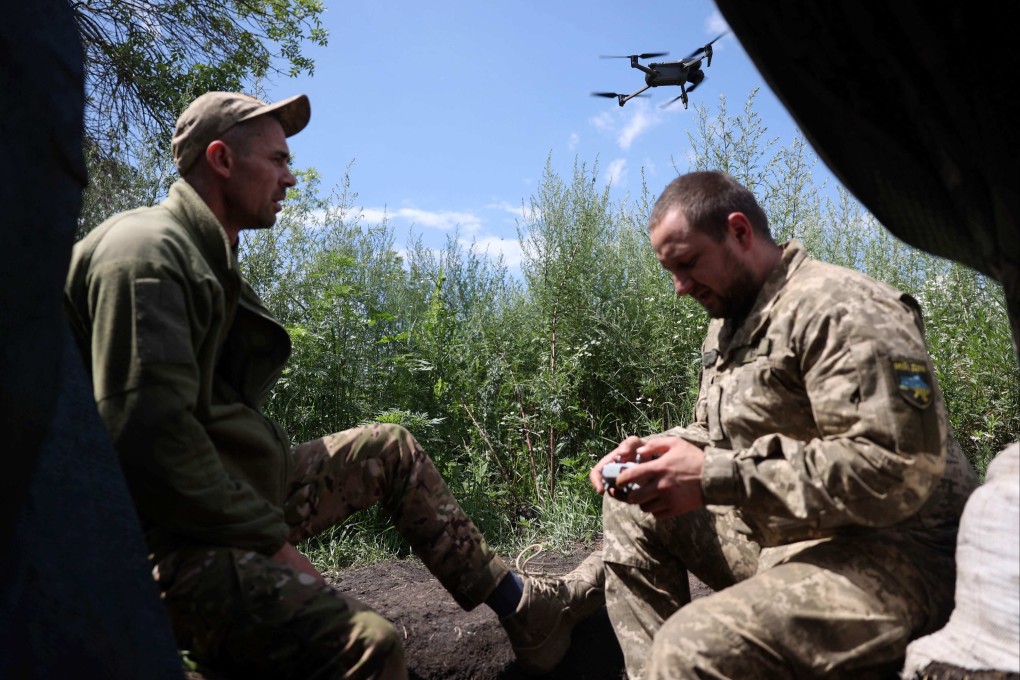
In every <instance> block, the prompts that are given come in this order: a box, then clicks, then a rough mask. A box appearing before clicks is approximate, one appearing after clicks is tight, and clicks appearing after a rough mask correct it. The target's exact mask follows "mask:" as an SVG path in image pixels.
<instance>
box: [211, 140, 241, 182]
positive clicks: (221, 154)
mask: <svg viewBox="0 0 1020 680" xmlns="http://www.w3.org/2000/svg"><path fill="white" fill-rule="evenodd" d="M205 162H206V165H208V166H209V169H210V170H212V171H213V173H215V174H217V175H219V176H221V177H229V176H230V172H231V170H232V169H233V167H234V153H233V151H232V150H231V149H230V147H229V146H228V145H227V143H226V142H224V141H223V140H222V139H217V140H214V141H212V142H210V144H209V146H207V147H205Z"/></svg>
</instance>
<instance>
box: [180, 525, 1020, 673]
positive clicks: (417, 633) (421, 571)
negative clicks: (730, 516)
mask: <svg viewBox="0 0 1020 680" xmlns="http://www.w3.org/2000/svg"><path fill="white" fill-rule="evenodd" d="M599 547H601V546H598V545H596V546H595V549H597V548H599ZM592 549H593V548H591V547H590V546H589V547H584V546H577V548H576V549H575V550H574V551H572V552H571V553H569V554H563V553H559V552H542V553H540V554H539V555H538V556H537V557H535V558H534V559H533V560H531V561H530V562H529V564H528V565H527V568H528V570H529V571H537V572H547V573H564V572H567V571H570V570H571V569H573V568H574V567H575V566H577V565H578V564H579V563H580V562H581V560H583V559H584V558H585V557H587V556H588V554H589V552H590V550H592ZM326 578H327V580H328V581H329V582H330V583H331V584H332V585H333V586H334V587H335V588H337V589H338V590H340V591H341V592H345V593H349V594H350V595H352V596H354V597H356V598H357V599H359V600H361V601H362V602H364V603H365V604H367V605H369V606H370V607H372V608H373V609H375V610H376V611H377V612H379V613H380V614H382V615H383V616H385V617H386V618H387V619H388V620H390V621H391V622H393V624H394V626H395V627H396V629H397V630H398V631H399V632H400V633H401V635H402V636H403V638H404V649H405V652H406V655H407V665H408V671H409V676H410V678H411V680H523V679H524V678H535V676H529V675H527V674H525V673H524V672H523V671H522V670H521V669H520V668H519V667H518V666H517V664H516V663H515V662H514V655H513V651H512V650H511V649H510V643H509V642H508V641H507V638H506V635H505V634H504V632H503V629H502V627H501V626H500V625H499V622H498V621H497V619H496V615H495V614H494V613H493V612H492V611H491V610H490V609H489V608H488V607H486V606H484V605H483V606H480V607H477V608H476V609H475V610H474V611H471V612H465V611H463V610H462V609H461V608H460V607H459V606H458V605H457V603H456V602H454V601H453V598H452V597H450V595H449V593H447V592H446V591H445V590H444V589H443V588H442V586H440V585H439V582H438V581H437V580H436V579H435V578H434V577H433V576H432V575H431V574H430V573H429V572H428V570H426V569H425V567H423V566H422V564H421V563H420V562H418V561H417V560H413V559H412V560H389V561H385V562H380V563H377V564H373V565H371V566H367V567H361V568H359V569H352V570H348V571H343V572H340V573H327V574H326ZM711 592H712V591H711V589H710V588H709V587H708V586H706V585H705V584H704V583H702V582H701V581H699V580H697V579H696V578H694V577H691V595H692V596H693V597H695V598H698V597H704V596H705V595H708V594H710V593H711ZM187 677H188V680H226V679H225V678H223V677H222V676H220V675H218V674H215V673H210V672H206V673H205V674H204V675H203V674H201V673H198V672H190V673H188V674H187ZM626 677H627V676H626V673H625V672H624V669H623V655H622V653H621V652H620V646H619V644H618V643H617V641H616V637H615V636H614V635H613V631H612V628H611V627H610V625H609V617H608V616H607V614H606V611H605V608H603V609H602V610H601V611H599V612H598V613H596V615H595V616H593V617H592V618H591V619H589V620H587V621H584V622H582V623H580V624H578V626H577V627H576V628H575V629H574V635H573V644H572V646H571V649H570V651H569V652H568V653H567V656H566V658H565V659H564V660H563V663H561V664H560V666H559V667H558V668H556V669H555V670H554V671H553V672H552V673H549V674H548V675H545V676H542V680H625V679H626ZM914 680H1020V677H1018V675H1017V674H1015V673H1003V672H999V671H965V670H962V669H958V668H954V667H952V666H947V665H945V664H932V665H931V666H929V667H928V668H926V669H925V670H924V671H923V672H922V673H921V674H919V677H915V679H914Z"/></svg>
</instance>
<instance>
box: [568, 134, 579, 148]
mask: <svg viewBox="0 0 1020 680" xmlns="http://www.w3.org/2000/svg"><path fill="white" fill-rule="evenodd" d="M580 141H581V137H580V136H579V135H578V134H577V133H576V132H571V133H570V138H569V139H568V140H567V148H568V149H570V150H571V151H573V150H574V149H576V148H577V145H578V143H579V142H580Z"/></svg>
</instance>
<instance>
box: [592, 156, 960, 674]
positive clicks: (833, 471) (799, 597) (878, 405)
mask: <svg viewBox="0 0 1020 680" xmlns="http://www.w3.org/2000/svg"><path fill="white" fill-rule="evenodd" d="M649 228H650V231H651V241H652V245H653V247H654V248H655V251H656V254H657V255H658V258H659V261H660V262H661V263H662V266H663V267H664V268H665V269H667V270H668V271H669V272H670V273H671V274H672V276H673V282H674V286H675V288H676V292H677V294H679V295H691V296H692V297H693V298H695V299H696V300H697V301H698V302H699V303H701V305H702V306H704V307H705V309H706V310H707V311H708V313H709V315H710V316H711V317H713V319H712V321H711V323H710V325H709V329H708V334H707V336H706V339H705V341H704V344H703V347H702V356H701V387H700V391H699V395H698V401H697V405H696V409H695V417H694V421H693V422H692V423H690V424H689V425H688V426H686V427H680V428H676V429H674V430H670V431H668V432H665V433H663V434H662V435H659V436H656V437H650V438H647V439H639V438H637V437H631V438H628V439H627V440H625V441H623V442H621V443H620V445H619V446H618V447H617V448H616V449H615V450H614V451H612V452H610V453H609V454H608V455H607V456H606V457H605V458H604V459H603V460H602V461H600V463H599V464H598V465H597V466H596V467H595V469H593V471H592V474H591V478H592V482H593V484H594V485H595V487H596V489H597V490H599V491H603V490H604V487H603V484H602V480H601V474H600V473H601V469H602V468H603V467H604V466H605V465H606V464H608V463H610V462H614V461H617V460H618V459H619V460H622V461H634V460H636V459H637V458H638V457H639V456H640V458H641V461H640V462H638V464H637V465H636V466H635V467H633V468H631V469H630V470H627V471H626V472H624V473H622V474H621V475H620V477H619V478H618V479H617V482H616V485H617V486H616V489H615V490H613V491H612V492H611V493H610V494H607V495H606V497H605V501H604V505H603V509H604V523H605V533H606V538H605V561H606V563H607V581H606V597H607V604H608V607H609V614H610V618H611V620H612V622H613V626H614V629H615V630H616V633H617V637H618V638H619V640H620V642H621V645H622V646H623V649H624V655H625V657H626V663H627V670H628V674H629V675H630V677H631V678H633V679H635V680H636V679H638V678H643V677H648V678H707V677H711V678H723V677H725V678H794V677H796V678H823V677H824V678H830V677H838V678H871V677H889V676H891V675H895V673H896V671H897V670H898V669H899V667H900V666H901V665H902V662H903V656H904V652H905V650H906V646H907V643H908V642H909V641H910V640H911V639H913V638H915V637H918V636H919V635H922V634H924V633H926V632H930V631H932V630H935V629H937V628H938V627H939V626H941V625H942V623H944V622H945V620H946V618H947V617H948V615H949V613H950V611H951V609H952V597H953V586H954V548H955V541H956V532H957V528H958V525H959V519H960V515H961V513H962V510H963V506H964V503H965V501H966V500H967V497H968V495H969V494H970V492H971V491H972V490H973V489H974V487H975V485H976V476H975V474H974V472H973V470H972V469H971V468H970V466H969V464H968V462H967V461H966V459H965V458H964V456H963V454H962V452H961V450H960V448H959V447H958V446H957V445H956V443H955V442H954V441H953V438H952V436H951V434H950V432H949V423H948V418H947V414H946V410H945V404H944V403H943V400H942V395H941V393H940V392H939V389H938V385H937V384H936V381H935V374H934V371H933V369H932V366H931V361H930V359H929V357H928V354H927V350H926V348H925V343H924V335H923V327H922V322H921V314H920V309H919V307H918V305H917V303H916V302H915V301H914V300H913V299H912V298H910V297H909V296H908V295H904V294H902V293H900V292H899V291H897V290H895V289H893V288H892V287H890V286H888V285H886V284H884V283H881V282H878V281H875V280H873V279H871V278H869V277H867V276H865V275H863V274H861V273H859V272H856V271H852V270H848V269H844V268H841V267H836V266H833V265H829V264H825V263H822V262H818V261H815V260H812V259H811V258H809V257H808V256H807V253H806V252H805V251H804V249H803V247H802V246H801V245H800V244H799V243H798V242H797V241H795V240H794V241H791V242H789V243H787V244H785V245H783V246H780V245H777V244H776V243H775V242H774V241H773V240H772V237H771V235H770V234H769V231H768V221H767V218H766V216H765V213H764V211H762V209H761V208H760V206H759V205H758V203H757V201H756V200H755V199H754V196H753V195H752V194H751V193H750V192H749V191H748V190H747V189H746V188H744V187H742V186H740V185H739V184H738V183H737V182H736V181H735V180H734V179H733V178H731V177H729V176H728V175H725V174H723V173H713V172H695V173H690V174H688V175H683V176H681V177H679V178H677V179H676V180H674V181H673V182H672V183H671V184H670V185H669V186H668V187H667V188H666V189H665V191H664V192H663V194H662V196H661V197H660V198H659V200H658V201H657V203H656V205H655V208H654V210H653V212H652V216H651V220H650V227H649ZM630 485H636V487H631V486H630ZM628 488H629V489H630V490H629V491H628V492H627V493H625V494H621V493H620V491H621V490H625V489H628ZM621 500H623V501H625V502H620V501H621ZM688 571H690V572H692V573H693V574H695V575H696V576H698V577H699V578H700V579H701V580H702V581H704V582H706V583H707V584H708V585H710V586H711V587H712V588H714V589H715V590H716V591H717V592H716V593H714V594H713V595H710V596H708V597H706V598H702V599H699V600H697V601H695V602H693V603H691V602H690V591H689V587H688Z"/></svg>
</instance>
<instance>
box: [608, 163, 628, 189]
mask: <svg viewBox="0 0 1020 680" xmlns="http://www.w3.org/2000/svg"><path fill="white" fill-rule="evenodd" d="M626 177H627V159H626V158H617V159H614V160H613V161H611V162H610V163H609V165H608V166H607V167H606V169H605V171H604V172H603V173H602V178H603V184H612V185H613V186H614V187H618V186H620V184H622V183H623V180H624V179H625V178H626Z"/></svg>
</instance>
